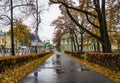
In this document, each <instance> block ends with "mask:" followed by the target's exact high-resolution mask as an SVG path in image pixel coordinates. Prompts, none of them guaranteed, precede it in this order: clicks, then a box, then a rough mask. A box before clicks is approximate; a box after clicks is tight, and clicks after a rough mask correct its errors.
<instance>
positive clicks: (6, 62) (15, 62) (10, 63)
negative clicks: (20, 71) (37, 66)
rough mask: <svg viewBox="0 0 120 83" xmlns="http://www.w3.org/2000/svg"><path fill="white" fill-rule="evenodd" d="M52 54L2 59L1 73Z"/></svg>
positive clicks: (0, 60) (0, 63)
mask: <svg viewBox="0 0 120 83" xmlns="http://www.w3.org/2000/svg"><path fill="white" fill-rule="evenodd" d="M50 53H52V52H45V53H41V54H28V55H18V56H6V57H0V73H1V72H5V71H6V70H7V69H9V68H14V67H15V66H20V65H23V64H25V63H27V62H29V61H31V60H34V59H37V58H41V57H43V56H45V55H48V54H50Z"/></svg>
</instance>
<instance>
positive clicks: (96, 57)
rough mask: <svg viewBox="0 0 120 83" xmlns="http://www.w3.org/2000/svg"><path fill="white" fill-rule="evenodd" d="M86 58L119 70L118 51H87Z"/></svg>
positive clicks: (119, 56)
mask: <svg viewBox="0 0 120 83" xmlns="http://www.w3.org/2000/svg"><path fill="white" fill-rule="evenodd" d="M86 60H87V61H89V62H92V63H95V64H99V65H101V66H104V67H107V68H110V69H112V70H115V71H120V54H119V53H97V52H96V53H95V52H87V53H86Z"/></svg>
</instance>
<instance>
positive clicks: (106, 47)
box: [94, 0, 112, 52]
mask: <svg viewBox="0 0 120 83" xmlns="http://www.w3.org/2000/svg"><path fill="white" fill-rule="evenodd" d="M94 1H96V2H95V6H96V11H97V13H98V20H99V23H100V34H101V38H102V41H103V43H102V50H103V52H112V50H111V43H110V40H109V36H108V30H107V24H106V16H105V0H102V3H101V4H102V7H100V3H99V0H94Z"/></svg>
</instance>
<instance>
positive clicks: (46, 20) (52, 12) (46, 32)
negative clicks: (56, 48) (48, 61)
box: [38, 0, 61, 41]
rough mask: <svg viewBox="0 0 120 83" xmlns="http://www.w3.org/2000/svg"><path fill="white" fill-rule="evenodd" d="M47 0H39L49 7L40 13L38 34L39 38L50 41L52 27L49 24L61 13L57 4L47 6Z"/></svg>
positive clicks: (52, 31)
mask: <svg viewBox="0 0 120 83" xmlns="http://www.w3.org/2000/svg"><path fill="white" fill-rule="evenodd" d="M48 2H49V0H40V4H41V5H44V6H45V7H49V10H48V11H44V12H43V13H42V15H41V19H42V23H41V24H40V27H39V32H38V34H39V37H40V38H41V39H43V40H50V41H52V39H53V33H54V27H53V26H50V24H51V22H52V21H53V20H55V19H57V17H58V16H60V15H61V14H60V10H59V7H58V5H51V6H48Z"/></svg>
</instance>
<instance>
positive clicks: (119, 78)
mask: <svg viewBox="0 0 120 83" xmlns="http://www.w3.org/2000/svg"><path fill="white" fill-rule="evenodd" d="M66 55H67V54H66ZM67 56H69V57H70V58H73V59H74V60H76V61H77V62H79V63H81V64H83V65H85V66H86V67H88V68H89V69H91V70H94V71H96V72H98V73H100V74H101V75H103V76H105V77H107V78H109V79H111V80H112V81H114V82H115V83H120V72H115V71H112V70H110V69H108V68H106V67H103V66H100V65H97V64H94V63H91V62H88V61H86V60H83V59H79V58H76V57H73V56H70V55H67Z"/></svg>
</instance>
